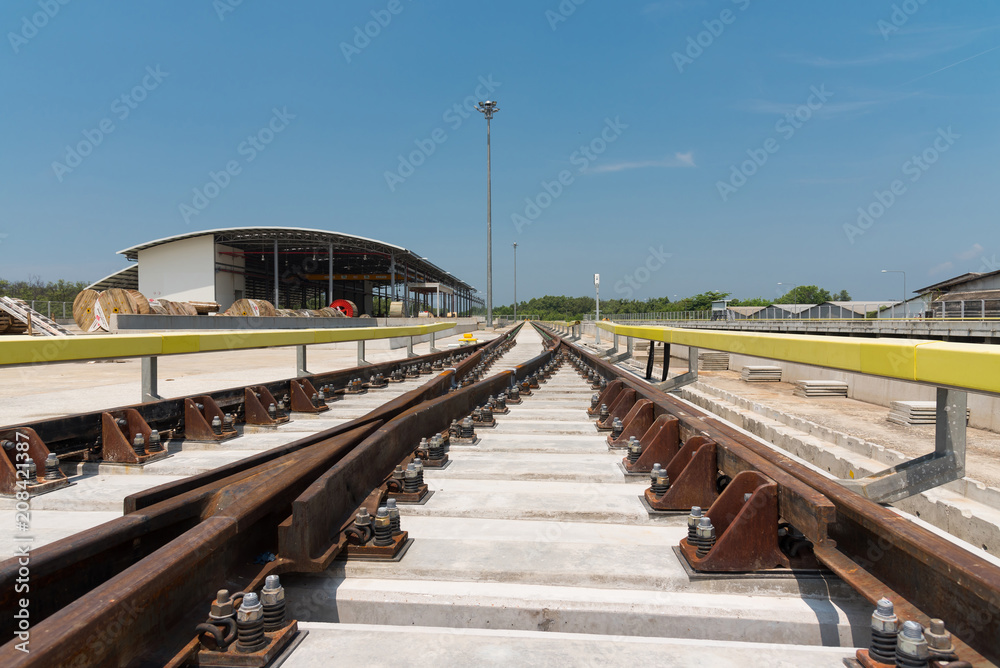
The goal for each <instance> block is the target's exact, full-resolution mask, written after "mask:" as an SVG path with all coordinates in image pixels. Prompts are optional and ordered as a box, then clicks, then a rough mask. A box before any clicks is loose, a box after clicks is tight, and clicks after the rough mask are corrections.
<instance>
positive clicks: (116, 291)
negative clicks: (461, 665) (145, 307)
mask: <svg viewBox="0 0 1000 668" xmlns="http://www.w3.org/2000/svg"><path fill="white" fill-rule="evenodd" d="M97 303H98V304H100V306H101V309H102V310H103V311H104V315H105V316H107V318H108V321H110V320H111V315H112V314H113V313H135V308H133V306H132V296H131V295H130V294H129V293H128V292H126V291H125V290H122V289H121V288H111V289H110V290H105V291H104V292H102V293H101V295H100V296H99V297H98V298H97Z"/></svg>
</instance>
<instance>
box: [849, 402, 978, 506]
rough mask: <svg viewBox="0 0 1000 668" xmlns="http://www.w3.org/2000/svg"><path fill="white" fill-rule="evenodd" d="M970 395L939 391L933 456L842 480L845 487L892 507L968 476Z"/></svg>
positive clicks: (925, 456)
mask: <svg viewBox="0 0 1000 668" xmlns="http://www.w3.org/2000/svg"><path fill="white" fill-rule="evenodd" d="M967 406H968V395H967V393H966V392H963V391H961V390H951V389H948V388H944V387H939V388H937V421H936V425H935V430H934V452H932V453H930V454H927V455H924V456H922V457H917V458H916V459H911V460H910V461H908V462H903V463H902V464H897V465H896V466H893V467H891V468H888V469H886V470H884V471H881V472H879V473H874V474H872V475H870V476H867V477H865V478H861V479H859V480H841V481H840V483H841V484H842V485H844V487H846V488H848V489H850V490H853V491H855V492H857V493H858V494H860V495H861V496H864V497H866V498H868V499H871V500H872V501H875V502H876V503H892V502H893V501H899V500H900V499H905V498H907V497H910V496H914V495H916V494H920V492H925V491H927V490H929V489H933V488H935V487H939V486H940V485H944V484H946V483H949V482H952V481H953V480H960V479H961V478H962V477H964V476H965V437H966V422H967V417H966V416H967V413H966V410H967Z"/></svg>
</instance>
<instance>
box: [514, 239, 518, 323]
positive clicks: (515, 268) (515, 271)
mask: <svg viewBox="0 0 1000 668" xmlns="http://www.w3.org/2000/svg"><path fill="white" fill-rule="evenodd" d="M514 321H515V322H517V242H516V241H515V242H514Z"/></svg>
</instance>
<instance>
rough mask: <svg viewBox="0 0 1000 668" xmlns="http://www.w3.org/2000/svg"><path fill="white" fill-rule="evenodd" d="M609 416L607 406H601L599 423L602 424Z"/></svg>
mask: <svg viewBox="0 0 1000 668" xmlns="http://www.w3.org/2000/svg"><path fill="white" fill-rule="evenodd" d="M610 414H611V412H610V411H609V410H608V405H607V404H601V414H600V415H601V422H603V421H604V420H607V419H608V416H609V415H610Z"/></svg>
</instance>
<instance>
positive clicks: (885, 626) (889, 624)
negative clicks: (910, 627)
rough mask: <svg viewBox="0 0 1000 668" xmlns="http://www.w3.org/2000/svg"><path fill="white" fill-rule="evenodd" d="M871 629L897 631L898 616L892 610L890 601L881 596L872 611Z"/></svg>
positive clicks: (886, 631) (885, 631)
mask: <svg viewBox="0 0 1000 668" xmlns="http://www.w3.org/2000/svg"><path fill="white" fill-rule="evenodd" d="M872 630H873V631H878V632H880V633H898V632H899V618H898V617H897V616H896V613H895V612H894V611H893V606H892V601H890V600H889V599H887V598H882V599H880V600H879V602H878V607H877V608H875V612H874V613H872Z"/></svg>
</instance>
